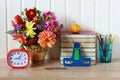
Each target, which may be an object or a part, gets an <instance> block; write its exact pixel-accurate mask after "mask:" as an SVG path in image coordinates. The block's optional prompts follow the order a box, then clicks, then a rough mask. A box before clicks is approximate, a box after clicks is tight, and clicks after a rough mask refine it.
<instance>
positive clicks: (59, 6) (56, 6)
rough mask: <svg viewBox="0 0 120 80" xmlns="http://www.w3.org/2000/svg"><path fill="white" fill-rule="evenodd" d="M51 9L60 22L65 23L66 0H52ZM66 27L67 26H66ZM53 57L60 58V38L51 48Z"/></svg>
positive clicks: (51, 56)
mask: <svg viewBox="0 0 120 80" xmlns="http://www.w3.org/2000/svg"><path fill="white" fill-rule="evenodd" d="M51 11H53V12H55V14H56V16H57V18H58V20H59V22H60V23H62V24H63V25H65V14H66V11H65V0H60V1H56V0H51ZM64 27H65V26H64ZM50 52H51V53H50V58H51V59H59V58H60V41H59V40H58V41H57V43H56V44H55V46H54V47H53V48H52V49H51V50H50Z"/></svg>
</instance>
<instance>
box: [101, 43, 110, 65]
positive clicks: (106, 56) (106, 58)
mask: <svg viewBox="0 0 120 80" xmlns="http://www.w3.org/2000/svg"><path fill="white" fill-rule="evenodd" d="M99 57H100V62H101V63H110V62H111V59H112V44H109V46H108V48H106V49H104V48H102V47H101V46H100V45H99Z"/></svg>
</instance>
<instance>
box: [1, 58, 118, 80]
mask: <svg viewBox="0 0 120 80" xmlns="http://www.w3.org/2000/svg"><path fill="white" fill-rule="evenodd" d="M48 67H58V68H62V67H63V66H62V65H60V63H59V61H51V62H46V63H45V64H44V65H41V66H37V67H31V65H29V67H28V68H26V69H10V68H9V67H8V66H7V64H6V61H5V60H0V80H120V60H114V61H112V63H102V64H100V63H98V64H97V65H93V66H91V67H67V69H63V70H46V69H45V68H48Z"/></svg>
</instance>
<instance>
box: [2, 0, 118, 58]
mask: <svg viewBox="0 0 120 80" xmlns="http://www.w3.org/2000/svg"><path fill="white" fill-rule="evenodd" d="M119 4H120V0H0V58H5V56H6V53H7V52H8V50H10V49H12V48H17V47H19V44H18V43H17V42H16V41H13V40H12V37H11V36H10V35H6V33H5V32H6V30H9V29H11V28H12V25H11V20H12V19H13V17H14V16H15V15H16V14H19V13H20V12H21V11H22V10H23V9H24V8H33V7H37V9H40V10H41V11H48V10H51V11H54V12H55V13H56V15H57V17H58V19H59V20H60V22H61V23H63V24H64V26H65V28H67V29H69V27H70V25H71V24H72V21H73V20H74V21H76V22H77V23H79V24H80V25H81V27H82V30H92V31H96V32H98V33H101V34H104V35H105V34H107V33H112V34H114V35H115V37H116V38H115V42H114V44H113V58H120V33H119V32H120V5H119ZM65 28H64V30H65Z"/></svg>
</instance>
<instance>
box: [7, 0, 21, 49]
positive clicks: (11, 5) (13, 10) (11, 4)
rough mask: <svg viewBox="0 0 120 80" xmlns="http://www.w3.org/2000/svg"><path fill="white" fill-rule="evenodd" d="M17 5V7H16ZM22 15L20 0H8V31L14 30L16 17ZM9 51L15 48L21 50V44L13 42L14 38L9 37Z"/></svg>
mask: <svg viewBox="0 0 120 80" xmlns="http://www.w3.org/2000/svg"><path fill="white" fill-rule="evenodd" d="M16 5H17V6H16ZM17 14H20V0H17V1H16V0H7V29H8V30H10V29H13V26H12V24H11V21H12V20H13V19H14V16H15V15H17ZM7 39H8V50H10V49H13V48H19V46H20V45H19V43H18V42H17V41H14V40H13V37H11V36H10V35H8V38H7Z"/></svg>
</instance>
